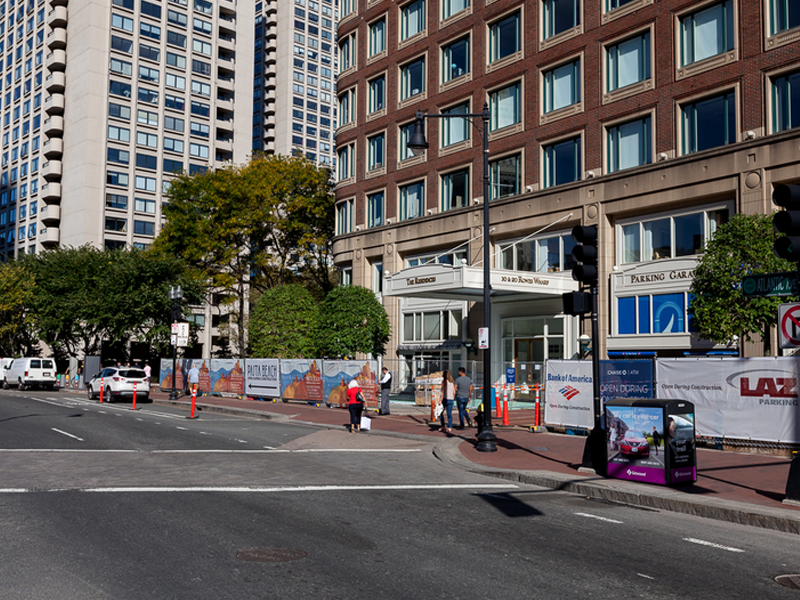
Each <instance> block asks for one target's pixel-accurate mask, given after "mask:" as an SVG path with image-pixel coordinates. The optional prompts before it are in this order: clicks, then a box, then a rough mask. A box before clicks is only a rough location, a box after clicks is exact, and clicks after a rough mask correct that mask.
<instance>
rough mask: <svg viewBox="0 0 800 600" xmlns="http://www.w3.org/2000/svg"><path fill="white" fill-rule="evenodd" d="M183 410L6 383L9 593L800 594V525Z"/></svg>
mask: <svg viewBox="0 0 800 600" xmlns="http://www.w3.org/2000/svg"><path fill="white" fill-rule="evenodd" d="M185 416H186V413H185V412H184V411H181V410H179V409H176V408H172V407H162V406H153V405H144V406H143V408H142V410H139V411H136V412H134V411H131V410H130V404H129V403H128V404H113V405H105V404H104V405H99V404H98V403H97V402H89V401H87V400H84V399H83V398H80V397H77V396H74V395H70V394H66V393H53V392H24V393H19V392H14V391H11V392H3V393H0V519H2V520H1V521H0V524H1V525H0V598H2V599H3V600H6V599H8V600H16V599H26V600H33V599H39V598H42V599H44V598H47V599H51V598H58V599H60V600H61V599H63V600H72V599H76V600H77V599H81V600H84V599H95V598H97V599H107V598H108V599H110V598H114V599H148V600H153V599H162V598H163V599H168V598H176V599H227V598H231V599H233V598H236V599H248V598H260V599H272V598H276V599H277V598H280V599H282V600H286V599H294V598H324V599H327V598H331V599H334V598H365V599H366V598H375V597H379V598H381V600H389V599H395V598H396V599H398V600H400V599H403V600H406V599H416V598H420V599H422V598H425V599H429V598H487V599H498V600H499V599H505V598H576V597H578V598H609V599H610V598H614V599H619V598H653V599H656V598H658V599H673V598H675V599H678V598H681V599H685V598H725V599H732V598H748V599H749V598H759V599H762V598H800V591H798V590H792V589H788V588H786V587H783V586H780V585H778V584H777V583H776V582H775V581H774V580H773V578H774V577H775V576H777V575H780V574H795V573H800V552H798V543H799V542H800V538H798V537H797V536H792V535H789V534H784V533H779V532H774V531H770V530H762V529H756V528H748V527H743V526H737V525H732V524H727V523H720V522H717V521H710V520H703V519H699V518H695V517H691V516H687V515H680V514H673V513H667V512H661V511H655V510H644V509H641V508H635V507H629V506H623V505H617V504H610V503H604V502H598V501H592V500H588V499H585V498H581V497H577V496H574V495H570V494H566V493H562V492H557V491H552V490H545V489H539V488H534V487H530V486H519V485H516V484H513V483H507V482H503V481H500V480H498V479H494V478H489V477H485V476H483V475H480V474H476V473H468V472H464V471H461V470H459V469H456V468H454V467H453V466H451V465H448V464H443V463H441V462H440V461H438V460H437V459H436V458H435V457H433V455H432V442H430V441H416V440H406V439H400V438H397V437H390V436H380V435H376V434H348V433H346V432H345V431H344V430H343V429H342V430H341V431H330V430H324V429H322V430H321V429H318V428H311V427H305V426H302V425H297V424H291V423H288V422H271V421H257V420H250V419H244V418H235V417H226V416H222V415H208V414H203V413H201V415H200V418H199V419H196V420H187V419H186V418H185ZM346 420H347V415H346V413H345V411H342V421H343V424H344V423H345V422H346ZM437 441H439V440H437ZM248 558H249V559H255V560H247V559H248ZM799 581H800V579H799Z"/></svg>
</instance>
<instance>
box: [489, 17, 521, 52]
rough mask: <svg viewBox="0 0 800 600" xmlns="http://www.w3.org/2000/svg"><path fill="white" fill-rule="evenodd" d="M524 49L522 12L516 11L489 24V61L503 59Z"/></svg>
mask: <svg viewBox="0 0 800 600" xmlns="http://www.w3.org/2000/svg"><path fill="white" fill-rule="evenodd" d="M520 50H522V43H521V36H520V13H519V12H515V13H514V14H512V15H509V16H507V17H505V18H503V19H500V20H499V21H495V22H494V23H492V24H491V25H490V26H489V62H490V63H493V62H495V61H498V60H501V59H503V58H505V57H506V56H511V55H512V54H515V53H517V52H519V51H520Z"/></svg>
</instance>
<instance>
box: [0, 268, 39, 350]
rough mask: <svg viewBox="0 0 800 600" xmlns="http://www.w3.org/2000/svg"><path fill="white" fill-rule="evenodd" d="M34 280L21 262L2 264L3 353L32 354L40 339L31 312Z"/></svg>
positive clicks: (0, 315)
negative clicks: (34, 327) (34, 330)
mask: <svg viewBox="0 0 800 600" xmlns="http://www.w3.org/2000/svg"><path fill="white" fill-rule="evenodd" d="M33 293H34V283H33V280H32V279H31V277H30V273H29V272H28V271H27V269H25V267H24V266H23V265H22V264H21V263H18V262H11V263H8V264H5V265H3V266H1V267H0V353H2V355H3V356H29V355H30V354H31V353H32V352H33V350H34V348H35V347H36V345H37V342H38V340H37V339H36V336H35V335H34V333H33V327H32V324H33V317H32V315H31V312H30V306H31V299H32V298H33Z"/></svg>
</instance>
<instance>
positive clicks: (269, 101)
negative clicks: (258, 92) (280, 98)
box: [264, 97, 275, 117]
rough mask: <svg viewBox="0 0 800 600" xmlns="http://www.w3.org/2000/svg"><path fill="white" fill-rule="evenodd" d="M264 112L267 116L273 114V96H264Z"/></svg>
mask: <svg viewBox="0 0 800 600" xmlns="http://www.w3.org/2000/svg"><path fill="white" fill-rule="evenodd" d="M264 114H265V115H267V116H272V117H274V116H275V98H274V97H273V98H265V102H264Z"/></svg>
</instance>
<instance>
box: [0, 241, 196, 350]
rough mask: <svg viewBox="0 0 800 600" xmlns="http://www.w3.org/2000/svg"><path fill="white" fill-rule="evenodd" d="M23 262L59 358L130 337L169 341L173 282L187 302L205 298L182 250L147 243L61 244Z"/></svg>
mask: <svg viewBox="0 0 800 600" xmlns="http://www.w3.org/2000/svg"><path fill="white" fill-rule="evenodd" d="M18 264H19V265H20V267H21V268H23V269H24V270H25V272H26V273H27V275H28V277H29V278H30V280H31V282H32V293H31V296H30V298H29V300H28V301H29V311H30V322H31V325H32V327H33V330H34V331H35V332H36V333H37V335H38V337H39V338H40V339H41V340H42V341H43V342H45V343H46V344H48V345H49V346H50V347H51V348H52V349H53V352H54V354H55V356H56V358H64V357H66V356H70V355H71V356H77V355H84V354H97V353H100V351H101V349H102V348H103V347H104V345H105V346H114V345H117V346H119V345H121V346H125V345H127V343H128V342H129V341H131V340H136V341H140V342H146V343H147V344H149V345H151V346H160V347H161V348H162V349H165V348H166V345H167V344H168V342H169V336H170V322H171V314H170V307H171V301H170V299H169V288H170V286H171V285H180V286H181V287H182V288H183V290H184V300H183V303H184V306H188V304H190V303H198V302H200V301H201V299H202V293H201V288H200V286H199V285H198V283H197V282H196V281H194V280H192V278H191V277H190V276H189V275H188V274H187V273H186V269H185V266H184V264H183V262H182V261H181V260H180V259H179V258H177V257H174V256H165V255H161V254H156V253H153V252H150V251H140V250H136V249H132V250H98V249H97V248H94V247H92V246H88V245H87V246H82V247H80V248H56V249H54V250H48V251H46V252H42V253H40V254H37V255H27V256H25V258H24V259H22V260H21V261H20V262H19V263H18ZM4 268H8V265H7V266H6V267H4Z"/></svg>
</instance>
